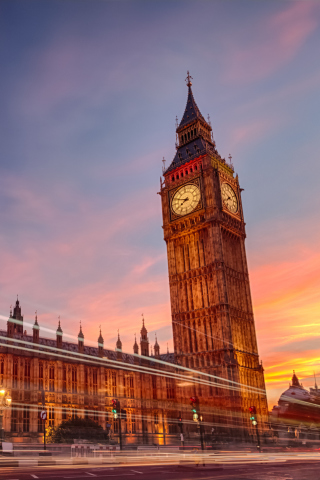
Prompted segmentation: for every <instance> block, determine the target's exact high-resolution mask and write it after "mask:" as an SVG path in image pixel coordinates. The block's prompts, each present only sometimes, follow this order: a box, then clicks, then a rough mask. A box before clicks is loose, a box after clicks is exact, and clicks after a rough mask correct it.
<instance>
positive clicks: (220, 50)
mask: <svg viewBox="0 0 320 480" xmlns="http://www.w3.org/2000/svg"><path fill="white" fill-rule="evenodd" d="M319 27H320V3H319V2H316V1H315V2H312V1H291V0H287V1H280V0H278V1H262V0H260V1H255V0H252V1H242V0H234V1H232V0H229V1H208V0H204V1H201V0H198V1H195V0H191V1H188V0H181V1H179V0H174V1H173V0H170V1H167V2H166V1H164V0H161V1H156V0H153V1H149V2H148V1H123V0H119V1H106V0H105V1H102V0H101V1H98V0H88V1H86V0H79V1H65V0H61V1H58V0H46V1H45V2H44V1H43V0H39V1H31V0H28V1H26V0H22V1H20V2H17V1H15V0H7V1H6V0H2V1H1V3H0V66H1V75H0V98H1V101H0V127H1V128H0V136H1V138H0V145H1V147H0V151H1V157H0V265H1V274H0V315H1V317H0V328H5V327H6V319H7V317H8V314H9V310H10V305H11V304H13V303H14V302H15V299H16V295H17V294H19V299H20V301H21V305H22V310H23V314H24V319H25V324H26V329H27V331H28V332H31V325H32V324H33V321H34V312H35V310H37V311H38V321H39V324H40V328H41V333H40V335H46V336H50V335H51V332H52V331H55V329H56V328H57V323H58V316H59V315H60V316H61V326H62V329H63V331H64V335H70V336H71V337H70V338H76V337H77V334H78V331H79V321H80V320H81V321H82V325H83V332H84V335H85V342H87V343H91V342H92V344H94V345H96V344H97V338H98V335H99V325H100V324H101V326H102V333H103V336H104V339H105V346H106V347H107V348H112V349H114V348H115V341H116V336H117V330H118V329H119V331H120V335H121V339H122V342H123V348H124V350H125V351H128V352H132V346H133V343H134V334H135V333H137V334H139V331H140V328H141V314H142V313H143V314H144V316H145V321H146V326H147V328H148V331H149V339H150V342H151V343H153V342H154V334H155V332H157V335H158V340H159V343H160V347H161V352H162V353H164V352H165V351H166V349H167V342H168V344H169V349H170V350H171V351H172V350H173V344H172V330H171V317H170V305H169V288H168V277H167V275H168V273H167V260H166V248H165V243H164V241H163V232H162V228H161V225H162V217H161V207H160V197H159V196H158V195H157V192H158V191H159V179H160V175H161V171H162V170H161V169H162V162H161V160H162V158H163V157H165V159H166V161H167V166H168V165H169V163H170V162H171V160H172V159H173V157H174V154H175V117H176V115H177V116H178V118H179V120H180V119H181V116H182V114H183V112H184V108H185V103H186V98H187V87H186V85H185V81H184V79H185V77H186V73H187V70H190V73H191V75H192V77H193V92H194V96H195V99H196V102H197V104H198V106H199V108H200V110H201V112H202V114H203V115H204V116H205V117H207V114H210V118H211V122H212V127H213V133H214V138H215V140H216V144H217V148H218V151H219V153H220V154H221V155H222V156H223V157H226V158H227V157H228V155H229V154H231V155H232V161H233V163H234V166H235V171H236V172H237V173H238V174H239V180H240V184H241V186H242V188H244V191H243V193H242V199H243V204H244V214H245V221H246V229H247V240H246V247H247V257H248V265H249V271H250V279H251V289H252V297H253V304H254V311H255V320H256V328H257V337H258V344H259V353H260V356H261V359H262V360H263V364H264V367H265V375H266V382H267V394H268V400H269V405H270V406H271V407H272V405H274V404H275V403H276V401H277V399H278V397H279V395H280V393H281V392H282V391H283V390H284V389H285V388H286V387H287V385H288V382H289V381H290V378H291V376H292V370H293V369H295V371H296V373H297V375H298V377H299V379H301V380H302V383H303V385H304V386H306V387H309V386H311V385H312V384H313V383H314V380H313V372H314V371H315V372H316V375H318V382H319V384H320V316H319V312H320V250H319V240H320V222H319V208H320V194H319V181H320V180H319V179H320V166H319V165H320V158H319V153H320V134H319V124H320V55H319V52H320V29H319ZM45 328H46V329H47V330H45ZM65 338H67V337H65Z"/></svg>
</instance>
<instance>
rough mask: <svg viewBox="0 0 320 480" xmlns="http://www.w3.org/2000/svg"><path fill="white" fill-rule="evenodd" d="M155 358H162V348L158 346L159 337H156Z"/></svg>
mask: <svg viewBox="0 0 320 480" xmlns="http://www.w3.org/2000/svg"><path fill="white" fill-rule="evenodd" d="M154 356H155V358H160V346H159V344H158V340H157V335H156V341H155V344H154Z"/></svg>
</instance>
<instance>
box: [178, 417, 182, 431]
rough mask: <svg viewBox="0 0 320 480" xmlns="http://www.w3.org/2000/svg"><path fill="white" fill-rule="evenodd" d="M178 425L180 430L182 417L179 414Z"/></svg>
mask: <svg viewBox="0 0 320 480" xmlns="http://www.w3.org/2000/svg"><path fill="white" fill-rule="evenodd" d="M178 425H179V428H180V430H181V432H182V417H181V416H180V417H179V418H178Z"/></svg>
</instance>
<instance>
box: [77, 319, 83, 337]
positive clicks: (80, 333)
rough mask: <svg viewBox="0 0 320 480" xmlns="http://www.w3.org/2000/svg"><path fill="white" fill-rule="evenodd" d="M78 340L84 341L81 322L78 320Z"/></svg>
mask: <svg viewBox="0 0 320 480" xmlns="http://www.w3.org/2000/svg"><path fill="white" fill-rule="evenodd" d="M78 339H81V340H83V339H84V335H83V332H82V325H81V320H80V331H79V335H78Z"/></svg>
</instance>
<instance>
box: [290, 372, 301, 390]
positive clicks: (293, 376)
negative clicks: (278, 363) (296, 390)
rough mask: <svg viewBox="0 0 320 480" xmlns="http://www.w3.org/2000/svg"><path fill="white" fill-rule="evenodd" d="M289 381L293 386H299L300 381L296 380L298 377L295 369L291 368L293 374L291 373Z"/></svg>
mask: <svg viewBox="0 0 320 480" xmlns="http://www.w3.org/2000/svg"><path fill="white" fill-rule="evenodd" d="M291 383H292V386H293V387H301V385H300V383H299V380H298V377H297V375H296V373H295V371H294V370H293V375H292V380H291Z"/></svg>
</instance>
